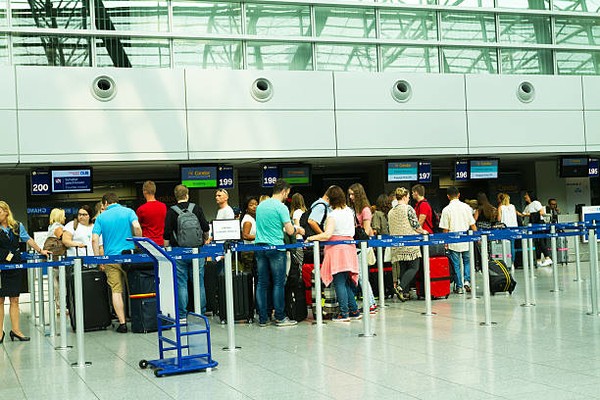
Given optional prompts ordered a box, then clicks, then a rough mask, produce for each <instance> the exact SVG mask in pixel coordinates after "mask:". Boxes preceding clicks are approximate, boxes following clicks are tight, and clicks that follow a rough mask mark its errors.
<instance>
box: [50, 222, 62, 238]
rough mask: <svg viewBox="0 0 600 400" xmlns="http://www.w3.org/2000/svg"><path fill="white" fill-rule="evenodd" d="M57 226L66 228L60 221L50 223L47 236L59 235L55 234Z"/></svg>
mask: <svg viewBox="0 0 600 400" xmlns="http://www.w3.org/2000/svg"><path fill="white" fill-rule="evenodd" d="M56 228H64V226H63V224H61V223H60V222H55V223H53V224H52V225H50V226H49V227H48V236H46V237H57V236H56V235H55V234H54V231H55V230H56Z"/></svg>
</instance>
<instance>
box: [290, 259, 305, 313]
mask: <svg viewBox="0 0 600 400" xmlns="http://www.w3.org/2000/svg"><path fill="white" fill-rule="evenodd" d="M301 262H302V261H301V260H299V259H294V257H292V264H291V266H290V272H289V273H288V276H287V280H286V282H285V314H286V315H287V316H288V317H289V318H290V319H293V320H295V321H298V322H300V321H304V320H305V319H306V317H307V316H308V310H307V308H306V287H305V285H304V281H303V280H302V278H301V272H300V265H301V264H299V263H301Z"/></svg>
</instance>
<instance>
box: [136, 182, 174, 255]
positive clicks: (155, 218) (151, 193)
mask: <svg viewBox="0 0 600 400" xmlns="http://www.w3.org/2000/svg"><path fill="white" fill-rule="evenodd" d="M142 193H143V194H144V198H145V199H146V203H144V204H142V205H141V206H139V207H138V209H137V211H136V214H137V216H138V219H139V221H140V225H141V226H142V236H144V237H147V238H148V239H152V241H154V243H156V244H157V245H159V246H163V245H164V239H163V234H164V231H165V216H166V215H167V206H166V205H165V203H163V202H161V201H158V200H156V197H155V196H156V184H155V183H154V182H152V181H146V182H144V186H142Z"/></svg>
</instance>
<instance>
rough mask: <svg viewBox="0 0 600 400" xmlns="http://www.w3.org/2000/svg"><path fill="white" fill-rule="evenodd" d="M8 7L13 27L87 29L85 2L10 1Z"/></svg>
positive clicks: (74, 0) (48, 0)
mask: <svg viewBox="0 0 600 400" xmlns="http://www.w3.org/2000/svg"><path fill="white" fill-rule="evenodd" d="M4 4H6V3H4ZM10 7H11V14H12V26H14V27H23V28H25V27H28V28H35V27H37V28H61V29H88V25H89V15H88V12H87V9H88V7H89V6H88V2H87V0H67V1H63V0H45V1H44V2H42V1H31V2H29V1H27V0H10Z"/></svg>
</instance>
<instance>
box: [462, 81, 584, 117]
mask: <svg viewBox="0 0 600 400" xmlns="http://www.w3.org/2000/svg"><path fill="white" fill-rule="evenodd" d="M465 77H466V88H467V109H468V110H522V111H529V110H557V111H560V110H582V109H583V102H582V89H581V79H580V77H577V76H552V75H527V76H519V75H466V76H465ZM522 82H529V83H531V85H532V86H533V88H534V92H535V95H534V98H533V100H532V101H531V102H529V103H523V102H521V101H520V100H519V99H518V97H517V90H518V88H519V85H520V84H521V83H522Z"/></svg>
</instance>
